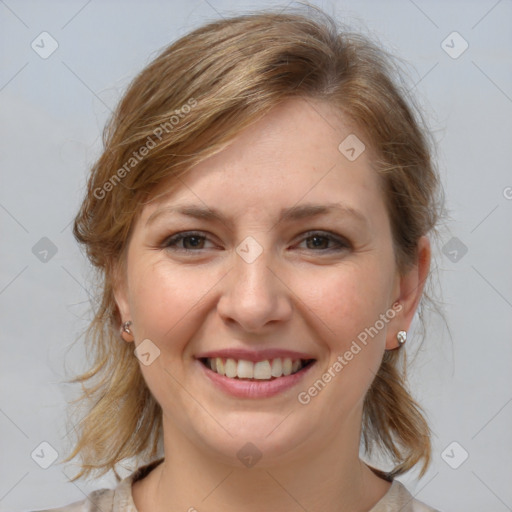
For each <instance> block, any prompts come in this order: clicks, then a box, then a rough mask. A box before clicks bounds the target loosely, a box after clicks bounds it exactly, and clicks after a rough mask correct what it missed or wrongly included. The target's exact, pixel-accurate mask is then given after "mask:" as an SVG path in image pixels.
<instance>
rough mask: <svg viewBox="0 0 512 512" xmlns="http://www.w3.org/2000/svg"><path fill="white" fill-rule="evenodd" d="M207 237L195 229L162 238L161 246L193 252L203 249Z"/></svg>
mask: <svg viewBox="0 0 512 512" xmlns="http://www.w3.org/2000/svg"><path fill="white" fill-rule="evenodd" d="M206 240H207V237H206V236H204V234H202V233H199V232H197V231H189V232H183V233H176V234H175V235H172V236H170V237H168V238H166V239H165V240H164V242H163V243H162V247H164V248H167V249H173V250H177V251H185V252H194V251H198V250H201V249H205V247H204V243H205V242H206Z"/></svg>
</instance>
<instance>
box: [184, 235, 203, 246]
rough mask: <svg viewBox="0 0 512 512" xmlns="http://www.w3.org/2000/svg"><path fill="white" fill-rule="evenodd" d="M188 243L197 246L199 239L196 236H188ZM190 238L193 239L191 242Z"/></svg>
mask: <svg viewBox="0 0 512 512" xmlns="http://www.w3.org/2000/svg"><path fill="white" fill-rule="evenodd" d="M187 239H188V241H189V245H192V247H197V246H198V245H199V244H200V243H201V241H200V239H199V237H198V236H189V237H188V238H187ZM191 240H195V242H191Z"/></svg>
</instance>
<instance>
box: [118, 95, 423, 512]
mask: <svg viewBox="0 0 512 512" xmlns="http://www.w3.org/2000/svg"><path fill="white" fill-rule="evenodd" d="M313 106H314V108H313ZM320 114H321V115H320ZM327 121H328V122H327ZM350 133H355V134H356V135H357V133H358V131H357V128H354V127H351V126H350V125H348V124H347V123H346V121H345V120H343V119H342V118H341V116H340V115H339V114H337V113H336V112H335V111H333V110H332V108H331V107H330V106H329V105H327V104H324V103H320V102H313V101H311V100H308V101H307V102H306V101H304V100H301V99H294V100H289V101H287V102H286V103H283V104H282V105H280V106H279V107H277V108H275V109H274V110H272V111H271V112H270V113H269V114H267V116H265V117H264V118H263V119H262V120H260V121H258V123H256V124H254V125H252V126H251V127H249V128H248V129H247V130H245V131H244V132H242V133H241V134H239V135H238V137H237V138H236V139H235V140H234V142H233V143H232V144H231V145H230V146H229V147H228V148H227V149H225V150H224V151H222V152H221V153H218V154H217V155H215V156H213V157H211V158H209V159H208V160H206V161H204V162H202V163H201V164H199V165H198V166H196V167H195V168H193V169H192V170H191V171H190V173H189V174H187V175H186V176H185V177H184V178H183V181H184V183H185V184H186V186H181V187H180V188H179V189H176V190H174V191H172V193H169V194H167V195H165V196H163V197H161V198H159V200H158V202H156V201H153V202H152V203H150V204H148V205H147V206H146V207H145V208H144V210H143V212H142V214H141V216H140V218H139V219H138V221H137V223H136V225H135V229H134V231H133V234H132V238H131V240H130V245H129V251H128V259H127V272H126V276H125V279H124V280H123V282H122V283H121V284H120V285H119V286H118V288H117V289H116V301H117V303H118V306H119V308H120V311H121V314H122V318H123V319H124V320H126V319H130V320H132V322H133V329H132V330H133V333H134V336H135V343H136V344H139V343H140V342H141V341H142V340H144V339H146V338H149V339H150V340H152V342H153V343H155V345H157V346H158V348H159V349H160V351H161V354H160V356H159V357H158V358H157V359H156V360H155V362H154V363H153V364H151V365H150V366H143V365H141V369H142V372H143V375H144V378H145V380H146V382H147V384H148V386H149V388H150V390H151V392H152V393H153V395H154V396H155V397H156V399H157V400H158V402H159V403H160V405H161V406H162V409H163V413H164V439H165V450H166V461H165V463H164V464H162V465H161V466H159V467H158V468H157V470H154V471H153V472H152V473H151V474H150V475H149V476H148V477H146V478H145V479H144V480H142V481H141V482H140V483H138V484H136V485H135V486H134V499H136V503H137V506H138V507H139V509H140V510H141V511H142V512H144V510H143V507H145V506H146V507H147V506H149V504H151V506H153V507H154V510H159V507H163V505H162V504H163V503H166V504H169V503H173V504H174V505H175V506H176V507H178V506H182V507H183V510H187V508H188V507H190V506H191V504H192V503H191V501H190V496H194V495H201V496H204V495H206V494H207V491H205V489H207V488H208V489H211V488H213V487H215V485H218V483H219V481H220V480H221V476H220V475H227V474H228V473H229V471H233V475H232V476H231V477H230V479H229V480H230V482H231V483H229V482H226V483H225V484H223V485H222V486H221V487H220V488H219V490H218V491H216V493H215V495H214V496H212V497H211V498H209V507H210V508H208V510H212V511H214V510H217V509H222V510H224V511H226V510H231V508H230V504H232V505H233V507H232V508H233V509H234V508H235V505H236V503H237V499H238V498H237V496H238V497H239V498H240V500H243V496H247V493H251V492H252V491H253V490H254V489H260V488H261V486H262V485H263V486H266V487H265V488H266V489H268V492H266V493H260V492H259V491H255V494H256V497H254V496H253V498H254V504H253V505H251V507H253V508H247V507H248V505H247V503H245V505H244V509H245V510H263V509H264V508H265V506H267V505H268V503H272V509H275V510H296V509H294V508H293V507H292V508H289V507H291V505H290V501H289V500H290V498H289V496H286V494H285V493H283V491H282V489H279V487H278V486H277V485H276V484H275V482H274V483H269V482H271V480H269V475H268V473H266V472H265V469H266V470H268V471H270V472H271V473H272V475H274V476H275V478H276V479H277V480H278V481H280V482H286V483H287V485H288V487H287V489H289V490H290V489H293V492H294V496H295V495H297V496H300V499H301V503H304V506H306V508H307V504H309V505H310V506H315V507H317V506H320V505H321V506H322V507H323V510H340V508H339V504H340V503H345V504H347V505H350V503H358V506H363V507H364V506H365V505H364V504H368V505H369V506H370V505H372V504H373V503H375V502H376V501H377V500H378V499H379V498H380V497H381V496H383V495H384V493H385V492H386V490H387V489H388V487H389V484H388V483H386V482H384V481H383V480H381V479H379V478H377V477H376V476H375V475H374V474H373V473H371V471H370V470H369V469H368V468H367V467H366V466H364V465H362V464H360V462H359V457H358V451H359V436H360V425H361V412H362V404H363V399H364V395H365V393H366V391H367V389H368V388H369V386H370V384H371V382H372V380H373V378H374V375H375V373H376V372H377V370H378V367H379V365H380V361H381V359H382V356H383V354H384V350H385V349H386V348H387V349H392V348H395V347H396V346H397V342H396V333H397V332H398V331H399V330H402V329H403V330H407V328H408V327H409V325H410V322H411V320H412V317H413V314H414V311H415V309H416V307H417V304H418V301H419V299H420V296H421V291H422V282H423V279H422V278H424V276H425V275H426V273H427V271H428V264H429V261H430V252H429V244H428V240H427V239H426V238H425V237H423V238H422V239H421V244H420V249H421V251H422V253H421V254H423V258H421V259H420V261H421V264H420V265H419V266H417V267H414V268H413V269H412V270H411V271H410V272H409V273H408V274H406V275H405V276H400V275H399V274H398V272H397V269H396V265H395V261H394V254H393V246H392V239H391V229H390V225H389V217H388V215H387V211H386V207H385V202H384V197H383V195H382V192H381V191H380V188H379V182H378V179H377V175H376V174H375V171H373V170H372V169H371V167H370V161H369V153H370V151H369V150H367V151H365V152H363V153H362V154H361V155H360V156H359V158H357V159H356V160H355V161H353V162H350V161H349V160H348V159H347V158H345V156H343V155H342V154H341V153H340V152H339V151H338V145H339V144H340V142H341V141H342V140H343V139H345V138H346V137H347V136H348V135H349V134H350ZM361 137H362V135H361ZM165 187H166V184H165V183H164V184H162V186H161V187H160V190H159V191H160V192H161V191H165ZM304 203H314V204H326V203H339V204H343V205H346V206H350V207H352V208H353V209H355V210H357V211H359V212H360V213H361V214H362V215H363V216H364V217H365V218H366V224H363V223H359V222H357V221H356V220H355V219H353V218H351V217H349V216H346V215H345V216H344V215H337V214H329V215H325V216H323V217H318V218H310V219H302V220H299V221H292V222H288V223H286V222H281V223H278V222H277V218H278V216H279V212H280V210H281V209H282V208H288V207H291V206H300V205H301V204H304ZM177 204H180V205H182V204H196V205H200V206H203V207H204V206H207V207H209V208H214V209H216V210H219V211H221V212H222V213H223V214H225V215H226V216H227V217H228V218H229V219H231V221H232V224H224V223H219V222H211V221H205V220H199V219H193V218H187V217H184V216H178V215H171V214H169V215H161V216H159V217H158V219H157V220H155V221H154V222H153V223H150V224H149V225H148V226H146V221H147V219H148V218H149V217H150V216H151V215H152V214H153V213H154V212H155V211H156V210H158V209H159V208H161V207H162V206H164V207H165V206H170V205H177ZM186 231H194V232H200V233H199V235H200V236H203V237H206V238H205V239H201V238H200V239H190V238H189V239H188V240H184V241H181V242H179V243H177V244H176V245H175V246H171V247H167V248H166V247H164V242H165V240H166V239H168V238H169V237H170V236H172V235H174V234H176V233H179V232H186ZM310 231H314V232H315V235H314V236H318V237H320V238H316V239H314V240H313V239H312V238H311V235H310V234H307V233H308V232H310ZM326 232H327V233H332V234H333V235H335V236H337V237H339V238H340V239H341V240H342V241H344V244H342V245H341V246H339V245H338V244H336V243H335V242H328V241H327V240H326V239H325V238H323V237H324V236H325V234H326ZM248 236H251V237H253V238H254V239H255V240H256V241H257V243H258V244H259V245H260V246H261V248H262V253H261V255H259V256H258V257H257V258H256V259H255V261H253V262H252V263H247V262H246V261H244V259H243V258H241V257H240V256H239V255H238V254H237V253H236V248H237V246H238V245H239V244H240V243H241V242H242V241H243V240H244V239H245V238H246V237H248ZM314 236H313V238H314ZM308 237H309V238H308ZM347 242H348V245H347ZM196 247H198V248H199V249H197V248H196ZM183 248H188V249H190V251H189V252H188V253H187V252H185V251H184V250H183ZM397 300H400V301H401V304H402V305H403V309H402V310H401V311H400V313H397V314H396V316H395V317H394V318H393V319H392V320H390V321H389V322H388V323H387V324H386V326H385V328H384V329H382V330H381V331H379V333H378V335H376V336H375V337H374V338H373V339H371V340H370V341H369V343H368V344H367V345H366V346H365V347H364V348H363V349H362V350H361V351H360V352H359V353H358V354H357V355H355V356H354V357H353V359H352V360H351V361H349V362H348V364H346V365H345V366H344V367H343V370H342V371H341V372H339V373H338V374H337V375H336V377H334V378H333V379H332V381H331V382H330V383H329V384H328V385H327V386H326V387H325V389H323V390H322V391H321V392H320V393H318V395H317V396H315V397H314V398H313V399H312V400H311V401H310V403H309V404H307V405H302V404H300V403H299V402H298V400H297V395H298V393H299V392H301V391H304V390H307V389H308V387H310V386H311V385H312V384H313V383H314V381H315V380H317V379H318V378H320V377H321V375H322V374H323V373H324V372H326V371H327V370H328V369H329V368H330V367H332V365H333V363H334V362H335V361H336V360H337V357H338V356H339V355H343V354H344V353H345V352H346V351H347V350H349V348H350V346H351V343H352V341H353V340H354V339H356V338H357V335H358V334H359V333H360V332H361V331H363V330H364V329H365V328H366V327H369V326H372V325H374V324H375V322H376V320H377V319H379V315H381V314H382V313H385V312H386V311H387V310H389V309H390V308H391V306H392V304H393V303H394V302H395V301H397ZM221 348H250V349H265V348H283V349H290V350H297V351H301V352H306V353H308V354H311V356H312V357H313V358H314V359H316V363H315V367H314V368H313V369H312V370H311V371H310V372H309V375H308V377H307V379H306V378H305V379H303V382H301V383H300V384H299V385H298V386H297V387H294V388H293V389H291V390H287V391H285V392H283V393H281V394H278V395H276V396H273V397H270V398H265V399H256V400H254V399H252V400H251V399H245V400H242V399H240V398H234V397H232V396H229V395H226V394H225V393H223V392H221V391H219V390H218V389H217V388H216V387H215V386H212V384H211V382H210V381H209V379H207V378H205V376H204V372H203V370H202V368H201V367H200V366H199V364H198V363H197V361H196V360H195V359H194V355H195V354H198V353H200V352H205V351H207V350H214V349H221ZM248 441H250V442H252V443H253V444H254V445H255V446H257V447H258V450H259V451H260V452H261V453H262V454H263V457H262V458H261V460H260V461H259V462H258V464H257V466H255V468H253V469H251V473H250V475H249V474H247V471H248V470H247V468H244V467H243V466H242V465H241V463H240V461H239V460H238V458H237V456H236V453H237V452H238V450H240V449H241V448H242V446H244V445H245V444H246V443H247V442H248ZM178 467H179V470H178ZM198 467H199V468H201V471H200V475H198V474H197V473H198V470H197V468H198ZM355 469H357V471H356V470H355ZM191 474H193V475H194V478H193V479H191V478H190V475H191ZM183 475H185V476H183ZM186 475H189V478H187V477H186ZM166 482H167V483H168V485H167V484H165V483H166ZM265 482H266V483H265ZM306 482H307V484H306ZM320 482H322V483H320ZM171 484H172V485H171ZM257 485H260V487H257ZM315 485H316V486H317V488H319V487H318V486H320V487H321V488H322V492H321V493H320V494H321V496H318V493H316V494H313V492H312V489H314V488H315V487H314V486H315ZM208 486H210V487H208ZM171 487H172V489H173V491H172V493H171V491H170V489H171ZM194 493H196V494H194ZM197 493H198V494H197ZM148 496H151V498H148ZM187 497H188V498H187ZM187 499H188V501H187ZM251 499H252V498H251ZM148 500H151V501H148ZM287 500H288V501H287ZM195 503H196V504H197V501H196V502H195ZM279 503H281V504H282V508H281V507H279V505H278V504H279ZM266 504H267V505H266ZM276 504H277V505H276ZM238 506H240V503H238ZM369 506H368V507H367V508H366V509H365V508H361V510H368V509H369ZM258 507H259V508H258ZM276 507H277V508H276ZM336 507H338V508H336ZM269 510H270V508H269Z"/></svg>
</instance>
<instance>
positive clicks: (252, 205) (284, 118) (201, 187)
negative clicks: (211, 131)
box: [143, 98, 384, 219]
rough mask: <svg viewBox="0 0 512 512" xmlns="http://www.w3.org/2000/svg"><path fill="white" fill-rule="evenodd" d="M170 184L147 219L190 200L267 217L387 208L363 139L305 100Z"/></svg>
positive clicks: (328, 110)
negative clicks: (303, 210)
mask: <svg viewBox="0 0 512 512" xmlns="http://www.w3.org/2000/svg"><path fill="white" fill-rule="evenodd" d="M358 135H359V136H358ZM347 150H348V152H347ZM354 156H355V157H356V158H354ZM171 183H172V181H170V180H169V181H168V182H167V183H162V184H161V186H160V187H159V189H158V195H157V197H156V199H155V200H154V201H152V202H151V203H150V204H148V205H147V206H146V208H145V211H144V212H143V216H144V217H145V218H146V219H147V218H148V217H149V216H151V215H152V214H153V213H154V212H155V210H157V209H158V208H161V207H162V205H168V204H172V203H177V202H179V203H182V204H183V203H184V202H187V201H189V202H194V203H195V204H197V203H203V205H204V206H205V207H208V206H210V207H228V206H229V208H231V209H232V210H234V211H235V212H239V213H242V212H244V211H247V210H251V209H252V210H254V211H255V212H256V211H259V212H260V213H261V215H264V214H265V213H269V214H270V211H271V210H272V209H274V207H275V209H276V211H277V210H280V209H282V208H286V207H290V206H293V205H298V204H300V203H301V202H315V203H318V202H328V203H336V202H342V203H344V204H346V206H348V207H353V208H354V209H356V208H357V209H358V210H362V211H363V212H365V213H366V214H367V215H372V214H378V215H381V214H382V213H383V212H382V208H383V205H384V203H383V197H382V193H381V189H380V185H381V184H380V180H379V177H378V175H377V173H376V172H375V171H374V170H373V169H372V167H371V149H370V148H369V147H368V144H365V143H364V137H363V135H362V134H361V133H360V132H359V130H358V129H357V128H356V127H354V125H353V124H351V123H350V122H348V120H347V119H344V118H343V116H342V115H341V113H340V112H339V111H337V110H336V109H334V108H333V107H332V106H331V105H329V104H327V103H325V102H320V101H317V100H311V99H303V98H296V99H291V100H287V101H285V102H283V103H282V104H280V105H278V106H277V107H274V108H273V109H272V110H271V111H270V112H268V113H267V114H266V115H265V116H264V117H263V118H262V119H260V120H259V121H257V122H256V123H254V124H252V125H251V126H249V127H248V128H247V129H245V130H244V131H242V132H241V133H239V134H238V135H237V136H236V137H235V138H234V139H233V141H232V142H231V143H230V145H229V146H228V147H227V148H225V149H224V150H222V151H221V152H219V153H217V154H216V155H213V156H211V157H210V158H207V159H206V160H204V161H202V162H201V163H199V164H198V165H196V166H195V167H193V168H192V169H190V170H189V171H188V172H187V174H185V175H184V176H182V177H181V178H180V180H179V184H178V185H177V186H176V184H173V186H172V187H171V186H170V185H171Z"/></svg>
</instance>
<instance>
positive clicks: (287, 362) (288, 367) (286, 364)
mask: <svg viewBox="0 0 512 512" xmlns="http://www.w3.org/2000/svg"><path fill="white" fill-rule="evenodd" d="M291 373H292V360H291V359H290V358H289V357H286V358H284V359H283V374H284V375H291Z"/></svg>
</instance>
